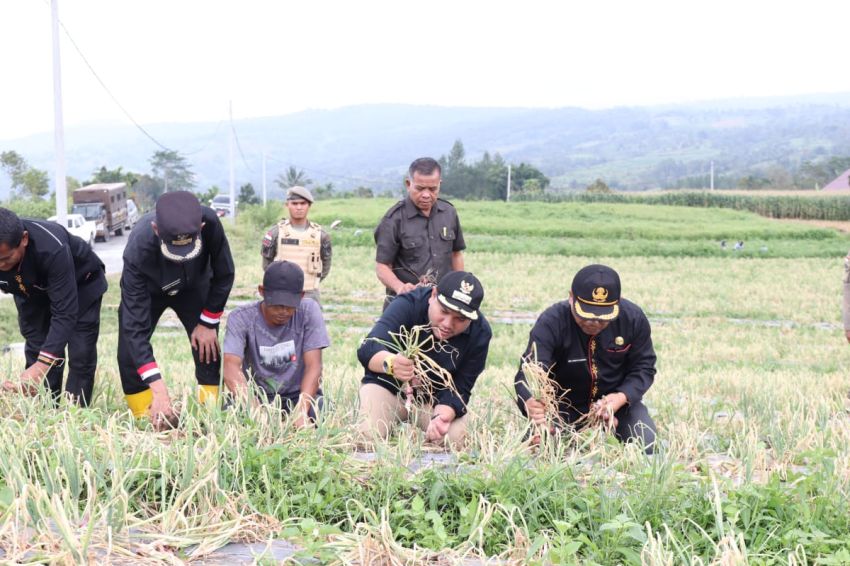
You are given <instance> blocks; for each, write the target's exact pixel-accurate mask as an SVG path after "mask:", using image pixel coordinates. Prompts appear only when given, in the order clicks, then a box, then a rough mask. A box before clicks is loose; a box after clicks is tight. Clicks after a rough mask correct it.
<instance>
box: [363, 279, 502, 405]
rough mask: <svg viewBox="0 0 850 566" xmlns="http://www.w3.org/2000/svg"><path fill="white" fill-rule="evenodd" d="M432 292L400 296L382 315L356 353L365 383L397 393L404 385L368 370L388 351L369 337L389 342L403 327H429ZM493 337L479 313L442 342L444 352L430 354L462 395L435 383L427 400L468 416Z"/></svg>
mask: <svg viewBox="0 0 850 566" xmlns="http://www.w3.org/2000/svg"><path fill="white" fill-rule="evenodd" d="M431 289H432V288H431V287H420V288H418V289H414V290H413V291H411V292H409V293H403V294H401V295H399V296H398V297H397V298H395V299H393V302H392V303H390V305H389V306H388V307H387V310H385V311H384V314H383V315H381V318H380V319H379V320H378V322H377V323H376V324H375V327H374V328H372V331H371V332H369V336H368V337H367V338H366V339H365V340H364V341H363V343H362V344H361V345H360V348H358V350H357V358H358V359H359V360H360V363H361V364H362V365H363V367H364V368H365V369H366V375H365V376H364V377H363V380H362V382H363V383H377V384H378V385H380V386H382V387H384V388H386V389H388V390H389V391H392V392H393V393H396V394H398V392H399V388H400V385H401V383H400V382H399V381H398V380H397V379H395V378H393V377H391V376H389V375H387V374H385V373H375V372H373V371H372V370H370V369H369V360H371V359H372V356H374V355H375V354H377V353H378V352H380V351H384V350H387V348H386V346H384V345H382V344H380V343H378V342H376V341H375V340H370V338H378V339H379V340H384V341H390V340H391V339H392V337H391V336H390V332H393V333H398V331H399V329H400V328H401V327H404V328H406V329H407V330H410V329H411V328H413V327H414V326H421V325H425V326H427V325H428V323H429V321H428V298H429V297H430V296H431ZM430 334H431V331H430V330H427V332H426V334H425V335H426V336H427V335H430ZM421 336H422V335H420V337H421ZM492 336H493V332H492V331H491V330H490V324H489V323H488V322H487V319H486V318H484V315H483V314H481V313H480V312H479V313H478V320H473V321H472V323H471V324H470V325H469V327H468V328H467V329H466V331H465V332H463V333H461V334H458V335H457V336H454V337H452V338H449V339H448V340H447V341H446V342H441V344H444V345H446V346H447V347H446V348H445V349H443V350H442V351H439V352H428V353H427V355H428V356H430V357H431V359H433V360H434V361H435V362H437V364H438V365H439V366H440V367H442V368H444V369H446V370H448V371H449V373H451V375H452V381H453V382H454V388H455V389H456V390H457V393H459V394H460V395H459V396H458V394H456V393H454V392H453V391H451V390H450V389H446V388H443V387H437V386H436V384H435V388H434V389H435V392H434V393H435V395H434V398H433V399H430V400H428V401H430V402H431V403H432V404H433V405H448V406H449V407H451V408H452V409H454V411H455V414H456V415H457V416H458V417H461V416H463V415H464V414H465V413H466V406H467V404H468V403H469V396H470V395H471V393H472V387H473V385H475V380H476V379H478V376H479V375H481V372H482V371H484V365H485V363H486V361H487V351H488V350H489V348H490V338H492Z"/></svg>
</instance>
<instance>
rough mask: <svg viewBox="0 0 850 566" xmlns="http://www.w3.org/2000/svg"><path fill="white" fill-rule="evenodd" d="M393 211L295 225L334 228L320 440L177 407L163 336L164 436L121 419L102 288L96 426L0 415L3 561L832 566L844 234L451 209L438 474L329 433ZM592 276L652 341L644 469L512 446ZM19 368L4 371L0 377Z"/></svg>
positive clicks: (60, 416) (14, 410)
mask: <svg viewBox="0 0 850 566" xmlns="http://www.w3.org/2000/svg"><path fill="white" fill-rule="evenodd" d="M389 204H390V202H389V201H386V200H379V201H371V200H369V201H360V200H357V201H355V200H347V201H346V200H339V201H332V202H327V203H318V204H317V205H316V206H315V210H314V213H315V214H314V218H315V219H316V220H318V221H321V222H324V223H329V222H330V221H331V220H333V219H335V218H340V219H342V224H341V227H340V228H339V229H338V230H337V231H335V232H334V233H333V237H334V242H335V253H334V261H333V269H332V271H331V275H330V278H329V279H328V281H327V285H326V286H325V287H324V291H323V296H324V297H325V314H326V318H327V320H328V324H329V329H330V333H331V339H332V344H333V346H332V347H331V348H329V349H328V350H326V351H325V355H324V362H325V371H324V389H325V393H326V395H327V397H328V399H329V400H330V407H329V408H328V409H327V410H326V411H325V412H324V413H323V418H322V420H321V422H320V423H319V426H318V428H317V429H316V430H309V431H295V430H294V429H292V428H291V427H289V426H288V424H287V423H286V421H285V420H282V419H281V418H280V415H279V414H278V413H277V412H275V411H274V410H273V409H268V408H260V409H251V410H249V409H246V408H239V409H233V410H228V411H222V410H219V409H218V408H216V407H209V406H206V407H205V406H200V405H198V404H197V403H195V402H194V397H193V394H192V392H193V387H192V383H193V379H192V377H191V376H192V365H191V358H190V356H189V355H188V348H189V346H188V341H187V340H186V338H185V334H184V333H183V330H182V328H180V327H179V326H178V325H177V321H176V317H166V318H164V319H163V322H162V324H161V327H160V328H159V329H158V331H157V334H156V336H155V339H154V349H155V352H156V354H157V358H158V361H159V362H160V366H161V367H162V368H163V371H164V375H165V379H166V380H167V382H168V383H169V385H170V388H171V389H172V392H182V403H183V408H184V410H183V420H182V423H181V426H180V428H179V429H178V430H175V431H170V432H166V433H159V434H157V433H154V432H152V431H151V430H150V428H149V426H148V425H147V424H146V423H145V422H144V421H142V422H134V420H133V419H132V418H131V417H130V416H129V415H128V413H127V412H126V407H125V404H124V401H123V397H122V395H121V391H120V385H119V380H118V374H117V369H116V367H115V349H116V325H117V314H116V309H117V304H118V297H119V295H118V284H117V280H116V281H113V282H112V284H111V285H112V286H111V289H110V291H109V294H108V296H107V298H106V300H105V301H104V308H103V323H102V330H101V342H100V348H99V349H100V355H101V364H100V368H99V370H98V383H97V386H96V399H95V400H94V403H93V408H91V409H88V410H80V409H78V408H75V407H63V408H62V409H61V410H59V411H54V410H52V409H50V408H48V407H47V406H45V404H44V403H43V402H42V401H40V400H31V399H26V400H21V399H18V398H15V397H9V396H4V397H0V412H2V415H3V418H2V420H1V421H0V435H1V436H0V438H2V439H3V442H2V443H0V476H1V477H2V480H0V482H2V483H0V548H2V551H0V553H4V554H0V560H6V561H17V562H33V563H35V562H38V563H41V562H58V563H80V562H86V561H93V560H98V561H101V562H113V563H122V562H126V563H130V562H138V561H156V560H158V561H161V562H162V563H180V562H181V561H191V560H201V559H203V558H204V557H208V556H209V553H211V552H213V551H214V550H216V549H217V548H219V547H221V546H222V545H224V544H225V543H228V542H234V541H242V542H254V541H267V540H271V539H275V538H286V539H288V540H290V541H291V542H293V543H295V544H297V545H298V546H299V548H300V549H301V552H300V553H299V554H298V555H297V557H296V560H297V561H301V562H305V561H307V562H309V561H310V560H313V563H342V564H416V563H425V562H427V563H432V564H454V563H463V562H464V561H467V560H472V559H476V558H477V559H484V560H488V559H489V560H491V561H492V563H494V564H495V563H500V562H499V561H501V562H504V563H513V564H526V563H532V564H538V563H539V564H545V563H553V564H565V563H566V564H569V563H587V564H617V563H623V564H641V563H643V564H657V565H667V564H724V565H725V564H744V563H752V564H771V563H782V564H815V563H817V564H844V563H848V562H850V550H848V549H850V534H849V533H850V503H848V502H849V501H850V413H848V409H850V405H848V399H847V394H848V390H850V378H848V372H847V368H848V360H850V346H848V344H847V342H846V341H845V339H844V332H843V329H842V328H841V325H840V301H841V276H842V273H843V263H842V258H843V256H844V254H845V253H846V251H847V249H848V247H850V239H848V237H847V236H846V235H844V234H841V233H839V232H837V231H835V230H829V229H820V228H814V227H809V226H802V225H795V224H791V223H779V222H775V221H770V220H767V219H763V218H760V217H758V216H755V215H751V214H749V213H743V212H736V211H731V210H717V209H698V208H678V207H664V206H648V205H634V204H581V203H560V204H546V205H544V204H532V203H522V204H511V205H506V204H504V203H459V204H458V208H459V210H460V214H461V219H462V222H463V224H464V229H465V235H466V240H467V245H468V248H469V250H470V252H469V253H468V254H467V256H466V265H467V269H469V270H471V271H473V272H475V273H476V275H478V277H479V278H480V279H481V281H482V282H483V283H484V286H485V288H486V297H485V300H484V305H483V309H482V310H483V311H484V312H485V313H486V315H487V316H488V318H489V319H490V320H491V322H492V323H493V329H494V339H493V342H492V344H491V347H490V358H489V360H488V367H487V369H486V371H485V373H484V374H483V375H482V377H481V379H480V380H479V382H478V384H477V386H476V388H475V390H474V392H473V397H472V402H471V405H470V411H471V414H472V417H473V418H472V422H471V431H472V439H471V442H470V445H469V447H468V449H467V450H466V451H465V452H463V453H459V454H454V455H446V456H444V455H439V454H435V450H436V449H435V448H434V447H432V446H428V445H425V444H423V441H422V438H421V436H420V435H419V434H418V433H417V432H415V431H414V430H412V429H410V428H408V427H402V428H401V429H400V432H399V434H397V435H396V436H394V437H393V438H392V439H391V440H390V442H388V443H387V444H386V445H380V446H378V447H377V453H376V456H375V457H374V458H370V459H367V458H365V457H364V456H363V455H362V454H359V453H358V452H357V446H356V438H355V436H354V434H353V429H352V426H351V425H352V423H353V422H354V420H355V418H356V408H357V388H358V383H359V379H360V376H361V371H360V368H359V365H358V364H357V361H356V358H355V349H356V347H357V344H358V343H359V341H360V340H361V339H362V337H363V336H364V335H365V333H366V331H367V330H368V329H369V327H370V326H371V324H372V322H373V320H374V318H375V316H377V314H378V313H379V305H380V302H381V299H382V289H381V288H380V286H379V284H378V283H377V280H376V279H375V276H374V251H373V249H372V247H371V246H372V237H371V230H372V228H373V227H374V225H375V224H376V222H377V220H378V218H379V217H380V215H381V214H382V212H383V211H384V210H385V209H386V208H387V207H388V206H389ZM268 216H270V214H269V213H268V212H264V211H260V210H255V211H254V212H252V213H250V214H244V215H243V216H242V218H241V219H240V224H239V225H238V226H236V227H233V228H228V230H229V234H230V238H231V245H232V247H233V249H234V255H235V256H236V261H237V271H238V275H237V282H236V285H235V287H234V291H233V293H232V294H231V306H232V305H234V304H236V303H237V302H239V301H248V300H253V299H254V297H255V294H254V290H255V288H256V285H257V283H258V282H259V281H260V279H261V270H260V261H259V254H258V249H259V245H260V239H261V237H262V231H261V230H260V228H259V227H258V226H259V225H262V224H264V223H265V222H266V221H268ZM271 216H273V215H271ZM264 217H266V218H265V219H264ZM252 223H256V225H254V224H252ZM723 239H725V240H727V241H730V242H732V241H737V240H740V239H742V240H744V241H745V247H744V250H742V251H740V252H735V251H732V250H728V249H727V250H723V249H721V248H720V246H719V242H720V240H723ZM591 262H603V263H608V264H609V265H612V266H613V267H615V268H616V269H618V271H619V272H620V275H621V278H622V281H623V287H624V295H625V296H626V297H627V298H629V299H631V300H633V301H635V302H636V303H638V304H639V305H641V306H643V307H644V309H645V311H646V312H647V314H648V316H649V318H650V321H651V322H652V325H653V339H654V343H655V347H656V351H657V353H658V357H659V362H658V370H659V371H658V376H657V378H656V382H655V385H654V386H653V387H652V389H651V390H650V391H649V393H648V395H647V397H646V398H645V401H646V402H647V404H648V405H649V406H650V409H651V411H652V413H653V415H654V418H655V420H656V422H657V424H658V425H659V438H660V439H661V443H662V445H663V447H662V449H661V450H659V451H658V452H659V453H658V454H656V455H655V456H652V457H647V456H644V455H643V454H642V453H641V452H640V451H639V450H638V449H637V448H636V447H634V446H622V445H619V444H618V443H617V442H616V441H615V440H613V439H612V438H610V437H607V436H606V435H605V434H604V433H602V432H601V431H594V430H590V431H585V432H583V433H581V434H580V435H577V436H575V437H574V438H569V439H565V440H564V441H563V442H561V443H560V444H558V445H547V446H544V447H543V449H542V450H539V451H534V450H531V449H529V447H528V446H526V445H525V444H523V442H522V440H521V439H522V438H523V434H524V432H525V423H524V422H523V420H522V419H521V418H520V414H519V412H518V411H517V409H516V406H515V405H514V403H513V386H512V382H513V375H514V373H515V371H516V368H517V365H518V362H519V359H518V357H519V355H520V354H521V353H522V351H523V349H524V347H525V343H526V340H527V335H528V330H529V328H530V325H531V322H532V321H533V320H534V318H535V316H536V315H537V314H538V313H539V312H540V311H542V310H543V309H544V308H545V307H546V306H548V305H549V304H551V303H553V302H556V301H559V300H563V299H564V298H565V297H566V294H567V290H568V285H569V282H570V281H571V279H572V275H573V274H574V273H575V271H576V270H577V269H579V268H580V267H582V266H583V265H585V264H587V263H591ZM0 320H2V328H0V341H2V343H7V342H15V341H20V340H21V339H20V337H19V336H18V335H17V334H16V332H17V331H16V323H15V320H14V306H13V304H12V302H11V301H2V302H0ZM20 369H21V358H20V356H19V355H16V354H15V353H14V352H13V353H10V354H7V355H4V357H3V358H2V368H0V371H2V372H3V376H16V375H17V373H18V372H19V371H20ZM173 394H174V393H173ZM429 462H431V463H432V465H425V464H428V463H429ZM256 559H257V560H259V561H262V560H263V559H262V557H261V556H257V557H256Z"/></svg>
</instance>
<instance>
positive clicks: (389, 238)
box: [375, 157, 466, 308]
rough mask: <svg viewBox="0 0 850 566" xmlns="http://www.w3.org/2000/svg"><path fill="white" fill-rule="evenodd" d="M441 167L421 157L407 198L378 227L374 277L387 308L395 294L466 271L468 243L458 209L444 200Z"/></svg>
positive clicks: (412, 169)
mask: <svg viewBox="0 0 850 566" xmlns="http://www.w3.org/2000/svg"><path fill="white" fill-rule="evenodd" d="M440 175H441V169H440V164H439V163H437V161H436V160H434V159H432V158H430V157H420V158H419V159H417V160H416V161H414V162H413V163H411V164H410V168H409V169H408V176H407V179H405V180H404V184H405V186H406V187H407V198H405V199H403V200H401V201H399V202H398V203H396V204H395V205H393V206H392V207H391V208H390V209H389V210H388V211H387V213H386V214H385V215H384V217H383V218H382V219H381V222H380V224H378V227H377V228H376V229H375V243H376V244H377V252H376V256H375V262H376V263H375V274H376V275H377V276H378V280H379V281H380V282H381V283H383V285H384V286H385V287H386V289H387V297H386V299H385V300H384V308H386V306H387V305H388V304H389V303H390V301H392V299H393V298H395V296H396V295H400V294H403V293H407V292H409V291H412V290H413V289H415V288H416V287H417V286H420V285H435V284H436V283H437V282H438V281H439V280H440V278H441V277H442V276H443V275H445V274H446V273H449V272H450V271H463V250H464V249H465V248H466V243H465V242H464V240H463V232H462V230H461V228H460V220H459V219H458V216H457V211H456V210H455V208H454V206H452V204H451V203H450V202H448V201H446V200H443V199H440V198H438V197H439V194H440Z"/></svg>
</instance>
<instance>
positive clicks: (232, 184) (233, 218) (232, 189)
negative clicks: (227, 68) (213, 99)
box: [229, 100, 236, 224]
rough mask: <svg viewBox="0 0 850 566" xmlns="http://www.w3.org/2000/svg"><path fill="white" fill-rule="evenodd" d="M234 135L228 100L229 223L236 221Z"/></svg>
mask: <svg viewBox="0 0 850 566" xmlns="http://www.w3.org/2000/svg"><path fill="white" fill-rule="evenodd" d="M235 135H236V132H235V130H234V129H233V101H232V100H231V101H230V144H229V145H230V223H231V224H235V223H236V174H235V172H234V169H233V145H234V143H233V142H234V140H233V138H234V136H235Z"/></svg>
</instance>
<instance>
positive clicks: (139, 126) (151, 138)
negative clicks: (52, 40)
mask: <svg viewBox="0 0 850 566" xmlns="http://www.w3.org/2000/svg"><path fill="white" fill-rule="evenodd" d="M59 25H61V26H62V31H64V32H65V36H66V37H67V38H68V40H69V41H70V42H71V45H73V46H74V49H75V50H76V51H77V54H79V56H80V58H81V59H82V60H83V63H85V64H86V67H88V68H89V71H91V74H92V75H94V78H95V79H97V82H98V83H100V86H101V87H102V88H103V90H105V91H106V94H108V95H109V97H110V98H111V99H112V101H113V102H114V103H115V105H116V106H118V108H119V109H120V110H121V112H123V113H124V115H125V116H126V117H127V119H128V120H130V122H132V123H133V125H134V126H136V128H138V129H139V131H140V132H142V133H143V134H144V135H145V136H147V137H148V139H150V140H151V141H152V142H153V143H155V144H156V145H158V146H159V147H161V148H162V149H164V150H166V151H171V149H170V148H168V147H166V146H164V145H163V144H161V143H159V141H158V140H157V139H156V138H155V137H153V136H152V135H151V134H150V133H149V132H148V131H147V130H146V129H144V128H143V127H142V125H141V124H139V123H138V122H137V121H136V120H135V118H133V116H131V115H130V112H128V111H127V109H126V108H124V106H123V105H122V104H121V103H120V102H119V101H118V98H116V97H115V95H114V94H112V91H111V90H109V87H107V86H106V83H104V82H103V80H102V79H101V78H100V76H99V75H98V74H97V71H95V70H94V67H92V65H91V63H89V60H88V59H86V56H85V55H84V54H83V51H82V49H80V46H79V45H77V42H76V41H74V38H73V37H72V36H71V32H69V31H68V28H67V27H65V24H64V22H62V20H59Z"/></svg>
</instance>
